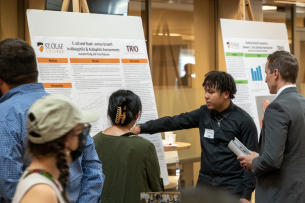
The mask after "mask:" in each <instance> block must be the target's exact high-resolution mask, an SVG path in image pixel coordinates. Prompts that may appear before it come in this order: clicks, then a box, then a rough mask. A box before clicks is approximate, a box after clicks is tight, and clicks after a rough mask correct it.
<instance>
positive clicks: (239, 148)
mask: <svg viewBox="0 0 305 203" xmlns="http://www.w3.org/2000/svg"><path fill="white" fill-rule="evenodd" d="M228 147H229V148H230V149H231V150H232V151H233V152H234V153H235V154H236V155H237V156H243V155H250V154H251V152H250V151H249V150H248V149H247V147H245V146H244V145H243V144H242V143H241V142H240V141H239V140H238V139H237V138H236V137H235V138H234V140H231V141H230V142H229V145H228Z"/></svg>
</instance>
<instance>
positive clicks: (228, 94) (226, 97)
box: [223, 91, 230, 99]
mask: <svg viewBox="0 0 305 203" xmlns="http://www.w3.org/2000/svg"><path fill="white" fill-rule="evenodd" d="M223 94H224V98H225V99H228V98H229V96H230V92H229V91H225V92H224V93H223Z"/></svg>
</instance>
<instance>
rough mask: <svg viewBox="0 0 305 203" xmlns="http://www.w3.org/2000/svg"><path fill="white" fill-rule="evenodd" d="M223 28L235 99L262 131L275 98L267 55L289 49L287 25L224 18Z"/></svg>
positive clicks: (222, 20) (226, 58)
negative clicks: (265, 116)
mask: <svg viewBox="0 0 305 203" xmlns="http://www.w3.org/2000/svg"><path fill="white" fill-rule="evenodd" d="M221 28H222V36H223V46H224V53H225V60H226V67H227V72H228V73H229V74H231V75H232V76H233V78H234V80H235V83H236V87H237V94H236V96H235V99H234V100H233V102H234V103H235V104H236V105H238V106H239V107H241V108H242V109H244V110H245V111H246V112H247V113H248V114H249V115H250V116H251V117H252V118H253V120H254V122H255V124H256V126H257V130H258V133H259V132H260V130H261V125H262V120H263V116H264V112H265V109H266V107H267V106H268V104H269V103H270V102H272V101H273V100H274V99H275V95H271V94H270V93H269V89H268V86H267V83H266V82H265V78H266V73H265V65H266V62H267V57H268V56H269V55H270V54H271V53H273V52H275V51H283V50H285V51H288V52H289V51H290V50H289V43H288V36H287V30H286V26H285V25H284V24H279V23H263V22H250V21H240V20H225V19H221Z"/></svg>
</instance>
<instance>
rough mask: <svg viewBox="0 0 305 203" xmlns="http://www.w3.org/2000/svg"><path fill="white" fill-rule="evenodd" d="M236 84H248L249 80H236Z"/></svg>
mask: <svg viewBox="0 0 305 203" xmlns="http://www.w3.org/2000/svg"><path fill="white" fill-rule="evenodd" d="M235 83H236V84H248V80H235Z"/></svg>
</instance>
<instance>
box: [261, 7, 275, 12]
mask: <svg viewBox="0 0 305 203" xmlns="http://www.w3.org/2000/svg"><path fill="white" fill-rule="evenodd" d="M276 9H277V7H276V6H263V10H264V11H267V10H276Z"/></svg>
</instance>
